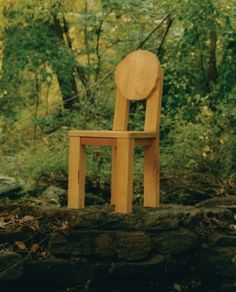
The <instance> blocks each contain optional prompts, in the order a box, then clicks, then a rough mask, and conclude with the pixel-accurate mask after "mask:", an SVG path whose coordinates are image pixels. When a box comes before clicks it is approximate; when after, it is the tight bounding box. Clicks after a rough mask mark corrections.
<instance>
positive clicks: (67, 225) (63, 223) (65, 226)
mask: <svg viewBox="0 0 236 292" xmlns="http://www.w3.org/2000/svg"><path fill="white" fill-rule="evenodd" d="M68 227H69V223H68V221H63V222H62V225H61V228H60V229H61V230H66V229H68Z"/></svg>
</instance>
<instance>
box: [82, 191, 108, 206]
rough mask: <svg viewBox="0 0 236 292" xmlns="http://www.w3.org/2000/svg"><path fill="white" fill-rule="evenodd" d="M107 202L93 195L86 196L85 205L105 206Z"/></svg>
mask: <svg viewBox="0 0 236 292" xmlns="http://www.w3.org/2000/svg"><path fill="white" fill-rule="evenodd" d="M104 204H105V200H104V199H103V198H102V197H101V196H98V195H93V194H89V193H88V194H86V195H85V205H86V206H90V205H104Z"/></svg>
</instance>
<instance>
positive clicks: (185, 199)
mask: <svg viewBox="0 0 236 292" xmlns="http://www.w3.org/2000/svg"><path fill="white" fill-rule="evenodd" d="M211 197H212V195H209V194H206V193H202V192H197V191H190V190H186V191H181V192H175V193H173V194H169V195H168V194H166V195H165V197H164V198H163V199H162V202H163V203H165V204H181V205H195V204H196V203H199V202H202V201H204V200H208V199H210V198H211Z"/></svg>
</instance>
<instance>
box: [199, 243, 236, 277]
mask: <svg viewBox="0 0 236 292" xmlns="http://www.w3.org/2000/svg"><path fill="white" fill-rule="evenodd" d="M198 266H199V271H200V274H202V276H203V277H204V278H206V281H207V278H208V277H209V278H213V276H214V277H215V278H216V279H217V278H218V279H219V280H220V279H223V278H228V279H232V280H235V277H236V247H216V248H214V249H213V248H211V249H210V248H206V249H203V250H202V251H200V253H199V258H198Z"/></svg>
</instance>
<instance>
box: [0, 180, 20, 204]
mask: <svg viewBox="0 0 236 292" xmlns="http://www.w3.org/2000/svg"><path fill="white" fill-rule="evenodd" d="M23 193H24V191H23V186H22V185H21V184H20V183H19V182H17V180H16V179H15V178H13V177H8V176H4V175H0V199H4V198H9V199H17V198H19V197H20V196H21V195H22V194H23Z"/></svg>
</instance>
